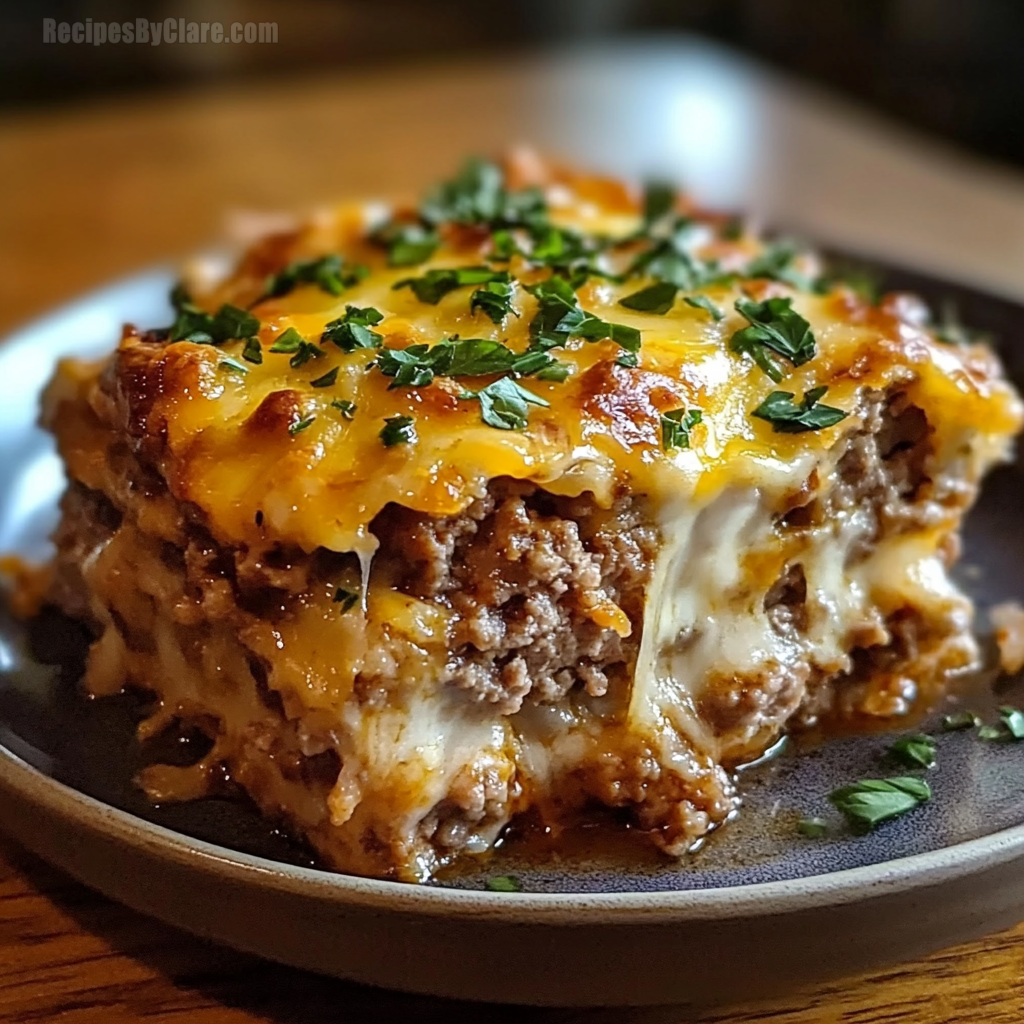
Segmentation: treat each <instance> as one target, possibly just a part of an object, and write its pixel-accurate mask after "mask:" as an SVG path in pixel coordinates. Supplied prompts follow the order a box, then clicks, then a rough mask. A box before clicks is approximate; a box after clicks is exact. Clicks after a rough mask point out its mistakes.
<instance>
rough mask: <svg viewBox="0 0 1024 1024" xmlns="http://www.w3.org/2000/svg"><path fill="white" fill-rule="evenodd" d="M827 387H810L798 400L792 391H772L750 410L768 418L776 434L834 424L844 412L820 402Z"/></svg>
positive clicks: (844, 417)
mask: <svg viewBox="0 0 1024 1024" xmlns="http://www.w3.org/2000/svg"><path fill="white" fill-rule="evenodd" d="M826 391H828V388H826V387H818V388H811V390H810V391H808V392H806V393H805V394H804V397H803V400H802V401H801V402H800V403H799V404H797V403H796V402H794V401H793V398H794V395H793V392H792V391H773V392H772V393H771V394H770V395H769V396H768V397H767V398H766V399H765V400H764V401H763V402H762V403H761V404H760V405H759V406H758V407H757V408H756V409H755V410H754V411H753V413H752V415H754V416H756V417H757V418H758V419H762V420H767V421H768V422H769V423H770V424H771V425H772V429H773V430H774V431H775V432H776V433H777V434H800V433H803V432H804V431H807V430H822V429H824V428H825V427H833V426H835V425H836V424H837V423H838V422H839V421H840V420H844V419H846V416H847V414H846V413H845V412H843V410H842V409H836V408H835V407H834V406H831V405H819V404H818V401H819V399H820V398H821V397H822V396H823V395H824V394H825V392H826Z"/></svg>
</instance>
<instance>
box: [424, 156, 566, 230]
mask: <svg viewBox="0 0 1024 1024" xmlns="http://www.w3.org/2000/svg"><path fill="white" fill-rule="evenodd" d="M420 216H421V217H422V218H423V220H424V221H426V222H427V223H428V224H441V223H443V222H444V221H454V222H455V223H456V224H486V225H488V226H490V227H492V228H502V227H513V226H517V225H522V226H526V227H534V228H539V227H542V226H543V225H544V224H546V223H547V207H546V205H545V202H544V196H543V195H542V194H541V192H540V191H539V190H538V189H534V188H528V189H523V190H521V191H519V192H509V191H507V190H506V188H505V175H504V173H503V172H502V170H501V168H500V167H498V166H497V164H493V163H491V162H490V161H488V160H480V159H473V160H467V161H466V163H465V164H464V165H463V167H462V169H461V170H460V171H459V173H458V174H457V175H456V176H455V178H453V179H452V180H451V181H446V182H443V183H442V184H440V185H439V186H438V187H437V188H435V189H434V190H433V191H432V192H431V193H430V194H429V195H428V196H427V198H426V199H425V200H424V201H423V202H422V203H421V205H420Z"/></svg>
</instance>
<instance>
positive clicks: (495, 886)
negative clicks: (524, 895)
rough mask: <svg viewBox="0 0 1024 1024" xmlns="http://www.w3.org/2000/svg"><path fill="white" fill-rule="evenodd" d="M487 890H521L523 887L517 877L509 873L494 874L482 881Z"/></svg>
mask: <svg viewBox="0 0 1024 1024" xmlns="http://www.w3.org/2000/svg"><path fill="white" fill-rule="evenodd" d="M484 887H485V888H486V889H487V891H488V892H522V890H523V887H522V884H521V883H520V881H519V879H518V878H513V877H512V876H511V875H495V876H494V877H493V878H488V879H487V881H486V882H485V883H484Z"/></svg>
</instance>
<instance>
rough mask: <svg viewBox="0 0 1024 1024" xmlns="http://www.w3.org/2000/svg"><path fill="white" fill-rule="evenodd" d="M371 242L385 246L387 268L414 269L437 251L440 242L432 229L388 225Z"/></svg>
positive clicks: (409, 225)
mask: <svg viewBox="0 0 1024 1024" xmlns="http://www.w3.org/2000/svg"><path fill="white" fill-rule="evenodd" d="M373 240H374V241H375V242H377V243H379V244H381V245H385V246H387V250H388V266H389V267H414V266H416V265H417V264H420V263H425V262H426V261H427V260H429V259H430V257H431V256H433V255H434V253H435V252H436V251H437V247H438V246H439V245H440V244H441V240H440V238H439V237H438V235H437V232H436V231H434V229H433V228H429V227H425V226H424V225H423V224H415V223H414V224H395V223H392V224H388V225H386V226H385V227H383V228H382V229H381V230H380V231H378V232H377V233H376V234H375V235H374V236H373Z"/></svg>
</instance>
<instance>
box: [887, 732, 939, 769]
mask: <svg viewBox="0 0 1024 1024" xmlns="http://www.w3.org/2000/svg"><path fill="white" fill-rule="evenodd" d="M889 753H890V755H891V756H892V757H893V758H895V759H896V760H897V761H899V762H901V763H902V764H904V765H906V767H908V768H934V767H935V740H934V739H933V738H932V737H931V736H924V735H921V734H918V735H913V736H901V737H900V738H899V739H898V740H897V741H896V742H895V743H894V744H893V745H892V746H891V747H890V748H889Z"/></svg>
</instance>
